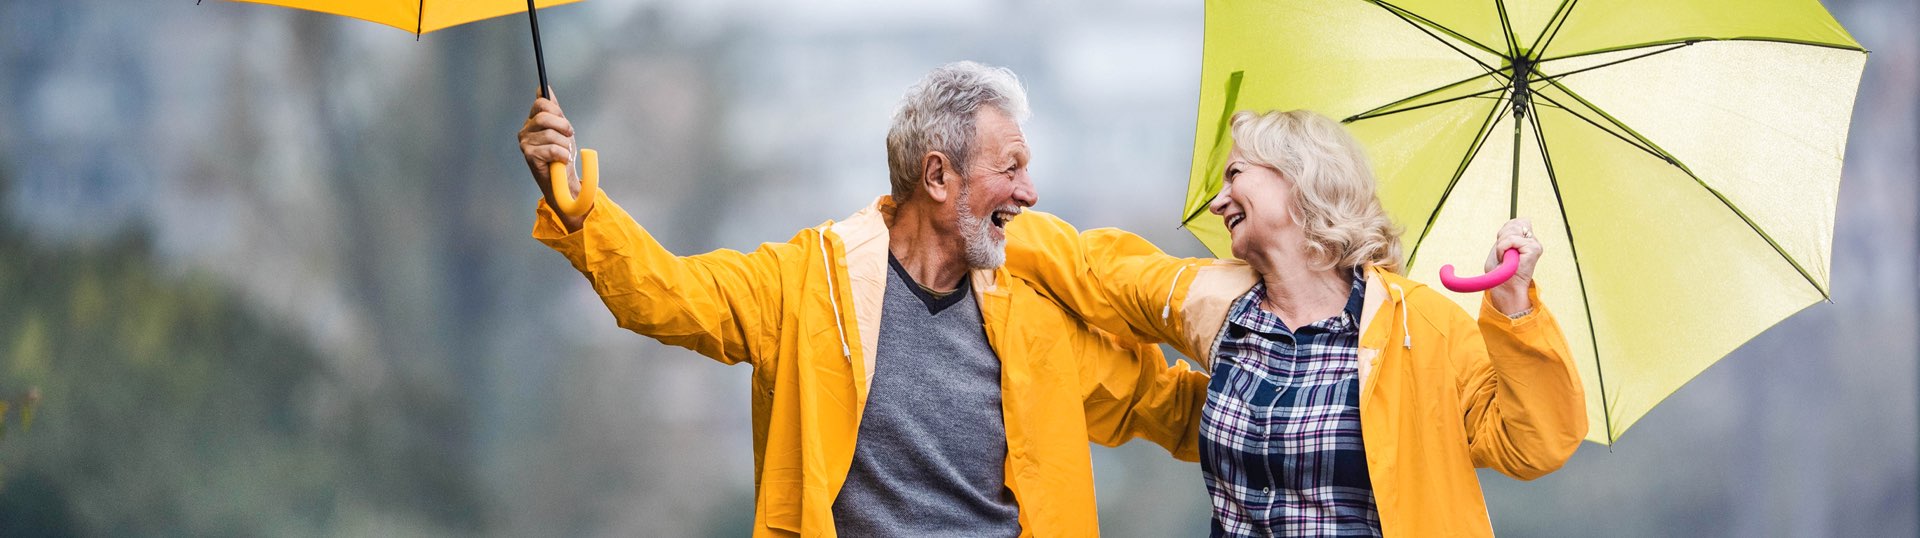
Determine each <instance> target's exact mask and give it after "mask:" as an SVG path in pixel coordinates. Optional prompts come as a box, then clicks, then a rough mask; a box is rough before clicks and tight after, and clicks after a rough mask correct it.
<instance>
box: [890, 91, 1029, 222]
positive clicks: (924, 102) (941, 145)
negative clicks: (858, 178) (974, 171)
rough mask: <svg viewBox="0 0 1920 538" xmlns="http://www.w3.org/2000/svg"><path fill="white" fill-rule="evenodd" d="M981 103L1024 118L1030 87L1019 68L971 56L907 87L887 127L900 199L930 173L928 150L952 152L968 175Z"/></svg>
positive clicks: (952, 161)
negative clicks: (1022, 81)
mask: <svg viewBox="0 0 1920 538" xmlns="http://www.w3.org/2000/svg"><path fill="white" fill-rule="evenodd" d="M981 106H988V107H992V108H994V109H997V110H999V111H1000V112H1003V113H1006V114H1007V117H1009V118H1011V119H1012V120H1013V121H1014V122H1015V123H1018V122H1023V121H1026V119H1027V115H1028V110H1027V91H1026V89H1024V88H1021V87H1020V78H1019V77H1016V76H1014V74H1013V71H1011V70H1008V69H1007V68H1005V67H992V66H987V65H982V64H980V63H977V62H971V61H960V62H954V63H950V64H947V65H943V66H940V68H939V69H935V70H933V72H932V73H928V74H927V76H926V78H923V79H920V82H919V83H916V84H914V85H913V87H912V88H909V89H908V90H907V95H906V97H904V98H902V99H901V101H900V108H899V109H897V110H895V111H894V112H893V128H892V129H890V130H888V131H887V171H888V176H889V178H888V179H889V180H891V181H892V183H893V200H894V201H895V202H904V201H906V200H907V199H908V198H911V197H912V196H913V192H914V190H915V189H917V188H918V187H919V185H920V182H921V180H922V179H923V178H922V177H921V176H922V175H924V174H925V173H926V169H925V168H924V167H923V166H922V160H921V159H922V158H924V157H925V156H926V154H927V152H930V151H938V152H941V153H944V154H946V156H947V161H948V164H949V165H950V166H952V167H953V169H954V170H955V171H957V172H959V173H960V174H961V175H962V177H964V176H965V174H966V162H967V153H968V152H969V151H970V150H971V149H972V146H973V137H974V121H973V119H974V114H975V112H976V111H978V110H979V109H980V107H981Z"/></svg>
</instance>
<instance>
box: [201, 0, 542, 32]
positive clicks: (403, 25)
mask: <svg viewBox="0 0 1920 538" xmlns="http://www.w3.org/2000/svg"><path fill="white" fill-rule="evenodd" d="M229 1H233V2H247V3H253V4H267V5H272V6H282V7H290V8H294V9H304V10H307V11H318V12H321V13H331V14H334V15H339V16H342V17H353V18H356V19H361V20H366V21H372V22H377V23H380V24H385V25H387V26H392V27H394V28H399V29H401V30H406V31H409V32H413V33H414V34H416V35H417V34H424V33H427V32H432V31H434V30H440V29H444V28H447V27H449V26H459V25H462V24H466V23H469V22H473V21H478V20H483V19H491V18H494V17H499V16H503V15H512V14H515V13H524V12H526V11H527V0H229ZM578 1H580V0H535V1H534V2H533V4H534V5H536V6H538V7H547V6H557V5H561V4H571V3H574V2H578Z"/></svg>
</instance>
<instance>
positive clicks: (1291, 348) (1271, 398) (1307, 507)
mask: <svg viewBox="0 0 1920 538" xmlns="http://www.w3.org/2000/svg"><path fill="white" fill-rule="evenodd" d="M1364 282H1365V280H1364V279H1362V278H1361V277H1360V276H1358V275H1357V274H1356V275H1355V276H1354V277H1353V288H1352V290H1351V291H1349V292H1348V297H1347V306H1346V309H1345V310H1344V311H1342V312H1341V313H1340V314H1337V315H1335V316H1333V317H1331V318H1327V319H1324V320H1320V321H1317V322H1314V323H1312V324H1308V325H1307V326H1304V327H1301V328H1300V329H1299V330H1297V331H1294V330H1288V329H1287V326H1286V324H1285V323H1282V322H1281V321H1280V317H1279V316H1276V315H1273V314H1271V313H1268V312H1267V311H1265V310H1261V309H1260V307H1259V304H1260V298H1261V296H1262V295H1263V294H1264V293H1265V291H1266V286H1265V285H1264V284H1256V285H1255V286H1254V287H1253V289H1252V290H1250V291H1248V292H1247V294H1246V295H1245V296H1242V297H1241V298H1240V300H1238V301H1236V302H1235V303H1234V304H1233V307H1232V309H1231V310H1229V311H1228V313H1227V327H1226V334H1225V335H1223V338H1222V340H1221V342H1220V351H1219V354H1218V355H1217V356H1215V357H1214V362H1213V381H1212V384H1211V385H1210V386H1209V387H1208V388H1207V403H1206V406H1205V407H1204V408H1203V409H1202V412H1201V419H1200V437H1201V439H1200V468H1201V470H1202V471H1203V472H1204V474H1205V475H1206V479H1207V493H1208V495H1209V496H1211V497H1212V500H1213V535H1214V536H1235V537H1239V536H1379V535H1380V514H1379V512H1378V511H1377V510H1376V509H1375V507H1374V502H1373V486H1372V483H1371V482H1370V481H1369V480H1368V477H1367V455H1366V452H1365V449H1364V445H1363V444H1362V442H1361V438H1360V378H1359V372H1358V364H1359V359H1358V356H1359V343H1360V328H1359V319H1360V307H1361V304H1362V302H1363V296H1364V294H1365V293H1364V292H1365V288H1364V287H1363V286H1364Z"/></svg>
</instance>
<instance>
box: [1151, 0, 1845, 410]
mask: <svg viewBox="0 0 1920 538" xmlns="http://www.w3.org/2000/svg"><path fill="white" fill-rule="evenodd" d="M1865 62H1866V51H1865V50H1864V49H1862V48H1861V47H1860V45H1859V44H1858V43H1855V42H1854V40H1853V38H1852V37H1850V36H1848V35H1847V32H1846V30H1845V29H1843V28H1841V27H1840V24H1839V23H1837V22H1835V21H1834V19H1833V17H1832V16H1831V15H1829V14H1828V13H1827V12H1826V10H1825V9H1824V8H1822V7H1821V6H1820V4H1819V3H1818V2H1817V1H1814V0H1745V1H1725V0H1712V1H1707V0H1696V1H1684V0H1619V1H1597V0H1588V1H1585V2H1581V1H1577V0H1565V1H1559V0H1555V1H1544V0H1540V1H1525V0H1515V1H1500V0H1495V1H1476V2H1468V1H1461V0H1407V1H1398V2H1379V1H1362V0H1299V1H1230V0H1209V1H1208V2H1207V14H1206V45H1205V58H1204V59H1203V64H1204V67H1203V71H1202V73H1201V77H1200V84H1201V92H1200V108H1199V117H1198V121H1197V123H1198V125H1197V126H1196V129H1195V137H1194V138H1195V142H1194V160H1193V169H1192V175H1191V177H1190V179H1189V183H1188V195H1187V201H1186V207H1185V211H1184V212H1183V213H1182V217H1183V219H1182V220H1183V223H1184V224H1185V226H1186V227H1187V228H1188V229H1189V230H1191V231H1192V232H1193V234H1194V235H1195V236H1197V237H1199V238H1200V240H1201V241H1202V242H1204V243H1206V244H1207V246H1208V248H1210V249H1212V251H1213V252H1214V253H1215V255H1218V256H1223V257H1224V256H1227V255H1228V254H1227V252H1228V249H1227V234H1226V230H1225V228H1224V226H1222V223H1221V222H1220V219H1219V218H1218V217H1216V216H1214V215H1213V214H1211V213H1208V212H1207V211H1206V203H1207V201H1208V200H1210V199H1212V198H1213V196H1214V194H1215V193H1218V192H1219V189H1220V170H1221V167H1222V165H1223V164H1224V161H1225V158H1226V154H1227V152H1228V150H1229V149H1230V148H1231V144H1232V140H1231V136H1230V135H1229V134H1228V132H1227V125H1226V120H1227V118H1228V117H1229V116H1230V115H1231V114H1232V113H1233V112H1234V111H1236V110H1267V109H1302V108H1304V109H1310V110H1314V111H1317V112H1320V113H1322V114H1326V115H1327V116H1329V117H1333V118H1340V119H1342V121H1343V122H1344V123H1345V124H1346V126H1347V128H1348V129H1349V130H1350V131H1352V132H1353V133H1354V135H1355V136H1356V137H1357V138H1359V139H1360V141H1361V142H1362V143H1363V144H1364V145H1365V146H1366V147H1367V150H1368V153H1369V156H1370V158H1371V161H1372V164H1373V167H1374V171H1375V174H1376V176H1377V177H1378V178H1379V181H1380V196H1381V200H1382V201H1383V202H1384V203H1385V205H1386V208H1387V210H1388V211H1389V212H1391V213H1392V214H1393V216H1394V218H1395V220H1396V222H1397V223H1398V224H1399V225H1401V226H1402V227H1404V228H1405V229H1406V234H1405V240H1406V245H1405V246H1406V252H1408V259H1409V263H1408V267H1409V269H1408V271H1409V274H1412V275H1415V277H1416V278H1421V279H1423V280H1431V276H1430V275H1433V274H1434V273H1435V268H1437V267H1439V266H1440V265H1442V264H1445V263H1448V262H1473V261H1478V260H1482V259H1484V258H1485V255H1486V249H1487V248H1488V246H1489V245H1491V244H1492V242H1493V235H1494V232H1495V231H1496V230H1497V229H1498V228H1499V226H1500V224H1501V223H1502V222H1504V221H1506V220H1507V219H1509V218H1511V217H1514V216H1529V217H1532V218H1533V230H1534V234H1535V236H1536V237H1539V238H1540V240H1541V242H1542V243H1544V244H1545V245H1546V247H1547V250H1548V252H1549V254H1548V256H1546V257H1545V258H1543V259H1542V260H1541V262H1540V266H1539V267H1538V268H1537V270H1536V278H1537V281H1538V282H1539V285H1540V287H1541V289H1542V295H1543V300H1544V301H1545V302H1546V304H1547V306H1548V307H1549V308H1551V309H1552V310H1553V311H1554V312H1555V314H1556V315H1557V316H1558V318H1559V319H1560V323H1561V327H1562V328H1563V329H1564V330H1565V331H1566V334H1567V338H1568V340H1569V343H1570V344H1571V347H1572V349H1573V351H1574V354H1575V356H1576V358H1577V360H1578V361H1579V363H1580V369H1581V372H1580V373H1581V376H1582V377H1583V381H1584V382H1585V383H1586V393H1587V399H1588V403H1587V405H1588V415H1589V417H1590V418H1591V419H1593V424H1594V428H1593V429H1592V431H1591V432H1590V433H1589V434H1588V435H1587V438H1588V439H1589V440H1593V441H1596V442H1601V443H1607V444H1611V443H1612V442H1613V441H1614V440H1615V439H1617V438H1618V437H1619V436H1620V434H1621V433H1622V432H1624V431H1626V429H1627V427H1628V426H1631V425H1632V424H1633V423H1634V421H1636V420H1639V419H1640V417H1642V416H1644V415H1645V414H1646V413H1647V412H1648V411H1649V410H1651V409H1652V408H1653V406H1654V405H1655V404H1657V403H1659V402H1660V401H1661V400H1663V399H1665V398H1666V397H1667V396H1668V395H1670V394H1672V393H1673V392H1674V391H1675V390H1678V389H1679V388H1680V386H1681V385H1683V384H1685V383H1686V382H1687V381H1688V380H1690V379H1692V378H1693V377H1694V376H1695V375H1697V374H1699V373H1700V372H1701V371H1702V370H1705V369H1706V368H1707V367H1708V366H1710V365H1712V364H1713V362H1714V361H1717V360H1719V359H1720V358H1721V357H1723V356H1725V355H1726V354H1727V353H1728V352H1731V351H1732V350H1733V349H1734V348H1736V347H1739V346H1740V345H1741V344H1742V343H1744V342H1746V341H1747V340H1748V339H1750V338H1752V337H1753V336H1754V335H1756V334H1758V333H1759V332H1760V331H1762V330H1764V329H1766V328H1767V327H1769V326H1772V325H1773V324H1774V323H1777V322H1779V321H1780V320H1781V319H1784V318H1786V317H1787V316H1789V315H1792V314H1793V313H1794V312H1797V311H1799V310H1800V309H1802V308H1805V307H1806V306H1808V305H1811V304H1813V303H1815V302H1818V301H1821V300H1824V299H1826V298H1827V295H1828V292H1827V290H1828V265H1829V259H1828V255H1829V253H1830V252H1831V250H1832V245H1833V216H1834V202H1835V199H1836V197H1837V194H1838V191H1839V184H1840V162H1841V156H1842V154H1843V153H1844V150H1845V147H1846V135H1847V124H1848V122H1849V119H1850V115H1851V112H1852V107H1853V98H1854V92H1855V90H1856V89H1857V86H1858V84H1859V80H1860V72H1861V69H1862V68H1863V66H1864V65H1865ZM1451 295H1452V296H1453V298H1454V299H1455V300H1457V301H1459V302H1460V303H1461V304H1462V305H1465V306H1468V307H1469V308H1470V310H1469V311H1477V308H1478V303H1479V297H1477V296H1475V295H1462V294H1451Z"/></svg>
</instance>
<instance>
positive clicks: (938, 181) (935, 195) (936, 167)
mask: <svg viewBox="0 0 1920 538" xmlns="http://www.w3.org/2000/svg"><path fill="white" fill-rule="evenodd" d="M952 171H953V161H950V160H948V159H947V154H945V153H941V152H938V151H929V152H927V154H926V156H924V157H921V158H920V187H921V188H924V189H926V191H927V197H928V198H931V199H933V201H934V202H935V203H941V204H944V203H947V195H948V191H947V187H948V186H950V185H953V182H951V181H948V177H947V174H948V173H949V172H952Z"/></svg>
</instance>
